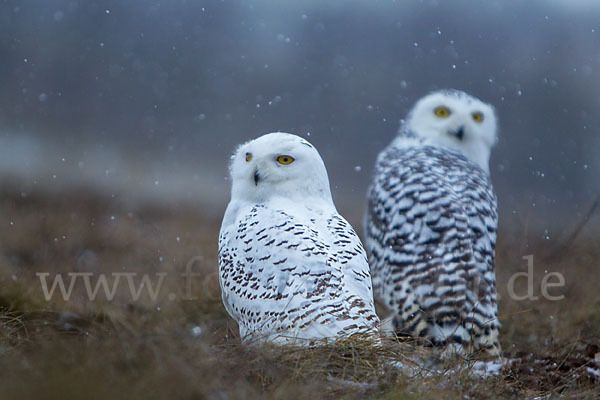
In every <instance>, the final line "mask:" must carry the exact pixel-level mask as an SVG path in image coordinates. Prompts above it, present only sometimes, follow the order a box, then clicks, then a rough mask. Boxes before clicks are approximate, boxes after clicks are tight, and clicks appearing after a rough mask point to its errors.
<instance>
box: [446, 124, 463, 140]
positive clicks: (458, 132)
mask: <svg viewBox="0 0 600 400" xmlns="http://www.w3.org/2000/svg"><path fill="white" fill-rule="evenodd" d="M448 133H449V134H451V135H453V136H456V137H457V138H458V140H463V138H464V137H465V127H464V126H461V127H460V128H458V129H457V130H456V131H451V132H448Z"/></svg>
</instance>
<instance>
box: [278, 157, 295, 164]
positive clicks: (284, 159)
mask: <svg viewBox="0 0 600 400" xmlns="http://www.w3.org/2000/svg"><path fill="white" fill-rule="evenodd" d="M277 162H278V163H279V164H283V165H289V164H291V163H293V162H294V157H292V156H286V155H283V156H279V157H277Z"/></svg>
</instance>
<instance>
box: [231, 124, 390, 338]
mask: <svg viewBox="0 0 600 400" xmlns="http://www.w3.org/2000/svg"><path fill="white" fill-rule="evenodd" d="M244 157H245V161H244ZM281 157H288V158H287V159H286V160H285V162H286V163H287V162H288V161H289V160H292V161H289V164H286V165H284V164H281V163H278V161H277V160H278V159H280V158H281ZM231 172H232V180H233V182H232V183H233V185H232V199H231V202H230V203H229V206H228V207H227V211H226V213H225V217H224V218H223V225H222V227H221V233H220V236H219V271H220V282H221V289H222V296H223V303H224V304H225V308H226V309H227V311H228V313H229V314H230V315H231V317H232V318H234V319H235V320H236V321H237V322H238V325H239V328H240V336H241V337H242V338H243V339H244V341H250V340H260V341H263V340H267V341H272V342H286V343H287V342H290V341H292V342H297V341H298V339H323V338H339V337H347V336H351V335H354V334H360V333H365V334H373V333H376V331H377V325H378V323H379V319H378V318H377V315H376V314H375V309H374V305H373V291H372V285H371V276H370V272H369V266H368V263H367V258H366V253H365V250H364V249H363V247H362V244H361V242H360V239H359V238H358V236H357V235H356V233H355V232H354V230H353V229H352V227H351V226H350V224H348V222H346V220H345V219H344V218H343V217H342V216H341V215H339V214H338V213H337V211H336V209H335V206H334V205H333V201H332V199H331V194H330V191H329V182H328V179H327V173H326V171H325V167H324V165H323V161H322V160H321V158H320V156H319V155H318V153H317V151H316V150H315V149H314V147H313V146H312V145H311V144H310V143H308V142H307V141H305V140H304V139H301V138H299V137H297V136H294V135H290V134H285V133H272V134H269V135H264V136H262V137H260V138H258V139H256V140H254V141H251V142H249V143H246V144H244V145H242V146H241V147H240V148H239V149H238V151H237V154H236V155H235V157H234V161H233V164H232V171H231Z"/></svg>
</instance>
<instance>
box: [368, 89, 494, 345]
mask: <svg viewBox="0 0 600 400" xmlns="http://www.w3.org/2000/svg"><path fill="white" fill-rule="evenodd" d="M496 131H497V126H496V115H495V112H494V109H493V107H492V106H490V105H489V104H486V103H484V102H482V101H481V100H479V99H477V98H475V97H473V96H471V95H469V94H467V93H465V92H462V91H458V90H443V91H438V92H434V93H431V94H429V95H427V96H425V97H423V98H422V99H420V100H419V101H418V102H417V103H416V104H415V105H414V107H413V108H412V110H411V111H410V112H409V114H408V117H407V118H406V121H405V122H403V123H402V125H401V127H400V130H399V132H398V135H397V136H396V138H395V139H394V140H393V141H392V143H391V144H390V145H389V146H388V147H387V148H386V149H385V150H384V151H383V152H381V153H380V154H379V157H378V159H377V162H376V164H375V174H374V178H373V183H372V185H371V187H370V189H369V192H368V210H367V213H366V218H365V232H366V247H367V250H368V253H369V262H370V265H371V274H372V276H373V287H374V292H375V295H376V296H377V297H379V298H380V299H381V300H382V302H383V303H385V304H386V305H387V306H388V308H389V311H390V312H391V317H392V324H391V326H390V327H389V328H391V329H393V330H394V331H395V332H396V333H397V334H399V335H407V336H413V337H416V338H419V339H421V340H423V341H424V342H425V343H426V344H429V345H434V346H444V347H450V348H452V349H456V350H458V351H461V352H469V353H472V352H481V353H485V354H488V355H492V356H498V355H499V354H500V343H499V340H498V330H499V327H500V323H499V322H498V306H497V296H496V275H495V270H494V257H495V246H496V229H497V226H498V214H497V204H496V195H495V194H494V190H493V188H492V183H491V180H490V176H489V159H490V153H491V149H492V147H493V145H494V144H495V142H496ZM386 317H387V316H386Z"/></svg>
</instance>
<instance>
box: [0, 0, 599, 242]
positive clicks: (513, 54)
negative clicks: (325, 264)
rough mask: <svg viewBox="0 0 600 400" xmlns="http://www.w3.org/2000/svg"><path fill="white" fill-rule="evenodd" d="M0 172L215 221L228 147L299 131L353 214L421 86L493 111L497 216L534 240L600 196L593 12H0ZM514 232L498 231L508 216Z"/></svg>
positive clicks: (45, 8) (492, 5)
mask: <svg viewBox="0 0 600 400" xmlns="http://www.w3.org/2000/svg"><path fill="white" fill-rule="evenodd" d="M0 79H1V82H2V84H1V86H0V88H1V89H0V175H2V176H3V177H5V178H10V179H13V180H16V181H17V182H19V185H20V188H21V191H22V193H23V195H24V196H26V195H27V193H28V191H31V190H33V188H35V187H36V186H44V187H48V188H55V189H57V190H62V189H63V188H64V187H65V186H70V185H79V186H80V185H84V186H89V187H93V188H94V189H96V190H99V191H101V192H104V193H106V194H107V195H113V196H115V197H117V198H119V197H121V198H132V199H134V198H136V199H151V200H153V201H160V202H167V203H171V204H178V203H179V202H188V203H189V202H192V204H195V205H196V206H197V207H198V208H199V209H200V210H205V211H207V212H211V213H217V214H218V213H221V212H222V211H223V210H224V208H225V206H226V203H227V201H228V196H229V193H228V191H229V183H228V182H227V163H228V160H229V156H230V154H231V152H232V151H233V149H234V148H235V146H236V145H237V144H239V143H241V142H243V141H246V140H249V139H251V138H254V137H257V136H259V135H261V134H263V133H267V132H271V131H277V130H281V131H286V132H291V133H296V134H300V135H302V136H304V137H306V138H308V139H309V140H310V141H311V142H313V143H314V144H315V145H316V146H317V148H318V149H319V151H320V153H321V155H322V156H323V158H324V160H325V163H326V165H327V167H328V170H329V175H330V180H331V183H332V187H333V192H334V197H335V201H336V203H337V204H338V206H339V208H340V209H341V210H342V211H343V212H346V213H348V212H350V213H356V214H360V213H361V212H362V207H363V203H364V200H363V198H364V193H365V191H366V188H367V185H368V182H369V178H370V175H371V171H372V166H373V163H374V159H375V157H376V154H377V153H378V152H379V151H380V150H381V149H382V148H383V147H385V146H386V145H387V144H388V143H389V142H390V141H391V140H392V138H393V137H394V135H395V132H396V130H397V128H398V121H399V120H400V119H401V118H403V117H404V116H405V114H406V112H407V111H408V110H409V109H410V107H411V106H412V104H413V103H414V102H415V101H416V100H417V99H418V98H419V97H421V96H423V95H424V94H426V93H428V92H429V91H432V90H435V89H440V88H456V89H462V90H465V91H468V92H470V93H472V94H474V95H475V96H477V97H480V98H481V99H483V100H484V101H486V102H489V103H492V104H493V105H494V106H495V107H496V110H497V113H498V116H499V120H500V141H499V143H498V145H497V147H496V148H495V149H494V152H493V156H492V161H491V164H492V165H491V173H492V178H493V181H494V184H495V186H496V189H497V192H498V196H499V200H500V206H501V208H500V210H501V218H502V220H503V221H505V222H504V223H512V222H515V223H527V224H530V225H531V226H536V227H538V228H539V229H540V230H541V232H543V233H541V234H543V235H549V236H552V235H560V234H562V231H563V230H564V229H565V227H567V225H568V224H576V223H577V222H578V221H579V220H580V219H581V218H583V216H584V215H585V214H586V212H587V211H588V210H589V208H590V206H591V205H592V204H593V202H594V201H595V199H596V198H597V197H598V195H599V193H600V179H599V169H600V161H599V158H600V157H599V155H600V135H599V134H600V132H599V122H600V120H599V118H600V117H599V111H600V2H598V1H594V0H589V1H584V0H579V1H558V0H556V1H535V0H528V1H472V0H457V1H442V0H439V1H433V0H423V1H315V0H311V1H296V2H292V1H261V0H254V1H250V0H248V1H233V0H231V1H229V0H225V1H216V0H215V1H191V0H188V1H185V0H170V1H155V0H148V1H144V0H138V1H92V0H80V1H73V0H67V1H62V0H28V1H11V0H1V1H0ZM511 221H512V222H511Z"/></svg>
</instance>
